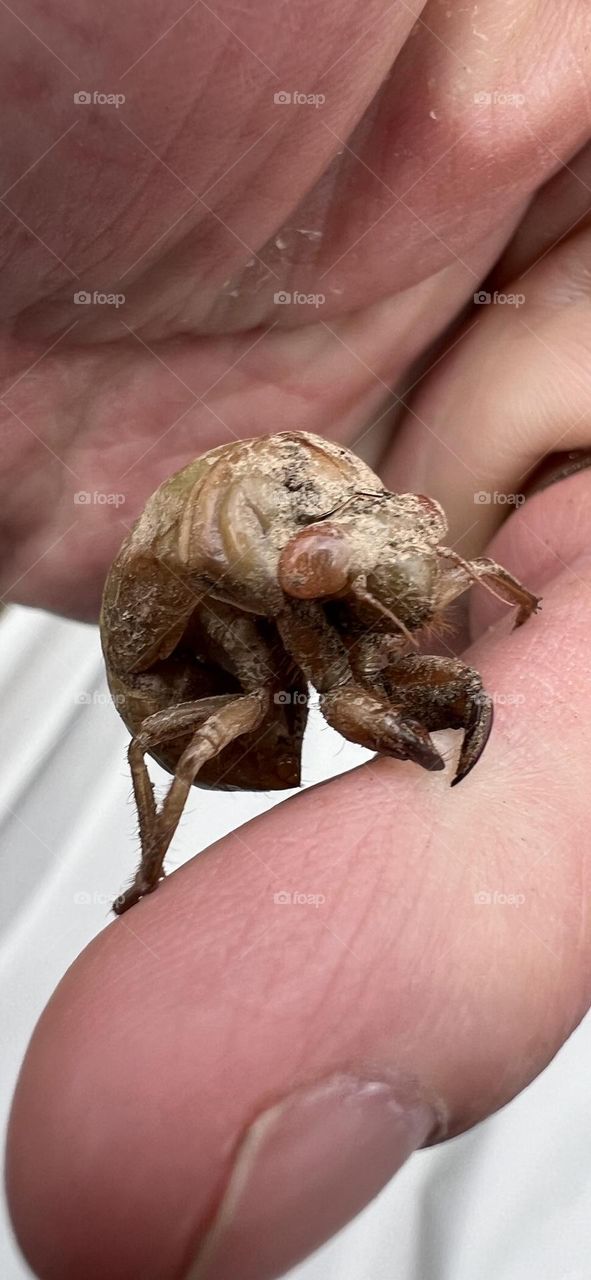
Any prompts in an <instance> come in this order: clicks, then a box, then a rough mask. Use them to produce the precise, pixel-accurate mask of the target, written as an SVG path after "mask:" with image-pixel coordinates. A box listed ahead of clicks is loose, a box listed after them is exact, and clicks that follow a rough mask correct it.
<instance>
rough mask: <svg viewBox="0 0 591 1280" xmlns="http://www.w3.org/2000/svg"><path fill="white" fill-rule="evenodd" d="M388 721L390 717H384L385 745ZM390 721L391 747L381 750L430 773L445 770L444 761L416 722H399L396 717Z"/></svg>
mask: <svg viewBox="0 0 591 1280" xmlns="http://www.w3.org/2000/svg"><path fill="white" fill-rule="evenodd" d="M389 720H390V716H385V719H384V729H385V735H384V736H385V743H386V744H388V721H389ZM391 720H392V738H391V740H390V742H391V746H390V747H389V749H388V745H384V746H383V747H381V750H383V751H385V752H387V754H388V755H392V756H394V757H395V758H396V759H397V760H413V761H414V763H415V764H420V765H421V766H422V768H423V769H428V770H429V771H430V772H431V773H434V772H436V771H437V770H439V769H445V760H443V758H442V757H441V756H440V754H439V752H438V751H437V750H436V749H435V747H434V745H433V743H432V741H431V738H430V737H429V734H428V733H427V730H426V729H425V728H424V726H423V725H422V724H420V723H419V721H418V720H400V719H399V718H398V716H392V717H391Z"/></svg>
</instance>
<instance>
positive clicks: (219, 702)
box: [113, 689, 270, 915]
mask: <svg viewBox="0 0 591 1280" xmlns="http://www.w3.org/2000/svg"><path fill="white" fill-rule="evenodd" d="M269 705H270V695H269V692H268V690H266V689H261V690H258V691H256V692H254V693H247V694H244V695H240V694H238V695H233V694H230V695H227V696H226V695H222V696H219V697H213V698H204V699H203V700H202V701H201V702H195V703H185V704H180V705H178V706H176V707H171V708H170V709H169V710H166V711H159V712H157V713H156V714H155V715H153V716H149V717H148V718H147V719H146V720H145V721H144V723H143V725H142V728H141V730H140V733H139V734H137V735H136V737H135V738H134V739H133V741H132V743H131V745H130V748H129V762H130V766H131V772H132V778H133V788H134V794H135V798H136V803H137V807H138V815H139V826H140V837H141V842H142V856H141V862H140V865H139V868H138V870H137V872H136V876H135V879H134V881H133V884H132V885H131V886H130V888H129V889H127V891H126V892H125V893H124V894H122V895H121V897H120V898H118V899H117V900H116V902H115V903H114V904H113V910H114V912H115V914H116V915H123V913H124V912H125V911H128V910H129V908H130V907H132V906H133V905H134V903H136V902H138V901H139V899H140V898H142V897H143V896H144V894H147V893H151V892H152V890H153V889H155V888H156V886H157V884H158V882H159V880H160V879H161V878H162V867H163V863H164V859H165V857H166V853H167V850H168V847H169V845H170V842H171V840H172V837H173V835H174V833H175V831H176V828H177V826H178V824H179V821H180V818H181V814H182V811H183V808H184V806H185V803H186V800H187V797H188V794H189V791H190V789H191V786H192V785H193V782H194V780H195V778H196V776H197V774H198V773H199V770H200V768H201V767H202V765H203V764H205V761H206V760H210V759H212V757H213V756H216V755H218V754H219V753H220V751H223V750H224V747H227V746H228V745H229V744H230V743H231V742H233V741H234V739H235V738H237V737H239V736H240V735H241V734H243V733H250V732H252V730H253V729H256V728H257V727H258V725H259V724H260V723H261V722H262V721H263V720H264V718H265V715H266V713H267V711H268V709H269ZM191 728H195V732H194V734H193V737H192V738H191V741H190V743H189V745H188V746H187V748H186V749H185V751H184V752H183V754H182V755H181V757H180V759H179V761H178V763H177V766H176V769H175V774H174V778H173V781H172V783H171V785H170V787H169V790H168V793H167V795H166V798H165V800H164V803H163V805H162V808H161V810H160V812H159V813H158V812H157V809H156V803H155V799H154V789H153V787H152V783H151V781H150V777H149V774H148V770H147V767H146V763H145V759H144V755H145V752H146V751H151V750H152V749H153V748H154V747H157V746H160V745H162V743H164V742H166V741H167V740H170V739H171V738H175V737H177V736H178V735H179V734H180V733H182V732H186V731H187V730H190V729H191Z"/></svg>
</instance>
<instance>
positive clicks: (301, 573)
mask: <svg viewBox="0 0 591 1280" xmlns="http://www.w3.org/2000/svg"><path fill="white" fill-rule="evenodd" d="M349 567H350V552H349V543H348V539H347V537H346V535H345V533H343V531H342V529H337V528H336V526H335V525H330V524H323V525H322V526H320V525H310V526H309V528H307V529H302V530H301V532H300V533H297V534H296V536H295V538H292V539H291V542H288V543H287V546H285V547H284V548H283V551H282V552H281V556H280V558H279V585H280V587H281V588H282V590H283V591H285V593H286V595H288V596H295V598H296V599H297V600H319V599H322V598H323V597H324V596H334V595H337V594H338V592H339V591H342V590H343V588H344V587H346V586H347V583H348V581H349Z"/></svg>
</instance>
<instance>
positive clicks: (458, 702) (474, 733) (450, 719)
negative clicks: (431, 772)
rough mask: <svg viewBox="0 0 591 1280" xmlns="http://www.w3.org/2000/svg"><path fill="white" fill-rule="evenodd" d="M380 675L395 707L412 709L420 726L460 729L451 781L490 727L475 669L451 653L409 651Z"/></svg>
mask: <svg viewBox="0 0 591 1280" xmlns="http://www.w3.org/2000/svg"><path fill="white" fill-rule="evenodd" d="M381 680H382V685H383V687H384V688H385V689H386V690H387V691H388V693H389V694H390V695H391V697H392V700H393V701H394V703H395V704H396V706H398V707H401V708H402V709H403V710H404V709H405V708H408V709H409V710H412V712H413V714H414V715H416V716H417V717H418V719H419V720H420V722H421V724H423V725H424V726H425V728H426V729H429V730H431V731H432V732H433V731H435V730H437V729H463V730H464V739H463V742H462V749H461V751H460V758H459V761H458V765H457V769H456V772H455V776H454V778H453V781H452V784H451V785H452V787H454V786H456V784H457V783H458V782H461V781H462V779H463V778H465V777H466V775H467V774H468V773H470V770H471V769H473V768H474V765H475V764H476V762H477V760H479V758H480V756H481V755H482V752H483V751H484V748H485V746H486V743H487V741H488V737H489V734H490V731H491V728H492V722H493V704H492V700H491V698H490V697H489V696H488V694H487V693H485V691H484V689H483V687H482V680H481V678H480V676H479V674H478V672H477V671H475V670H474V668H473V667H468V666H466V665H465V663H463V662H459V661H458V660H457V659H456V658H441V657H423V656H420V655H415V654H409V655H407V656H405V657H397V658H395V659H394V660H393V661H392V662H391V664H390V666H389V667H388V669H387V671H384V672H383V673H382V677H381Z"/></svg>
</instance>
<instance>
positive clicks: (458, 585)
mask: <svg viewBox="0 0 591 1280" xmlns="http://www.w3.org/2000/svg"><path fill="white" fill-rule="evenodd" d="M437 554H438V555H440V556H442V557H443V558H444V559H445V560H449V561H451V562H452V564H453V565H454V568H453V569H450V570H449V572H448V573H446V574H445V575H444V576H443V577H442V578H441V582H440V587H439V591H438V594H437V597H436V599H435V601H434V608H435V609H436V610H438V609H443V608H445V606H446V605H448V604H450V603H451V601H452V600H455V599H456V598H457V596H460V595H462V593H463V592H464V591H467V590H468V588H469V587H471V586H472V584H473V583H475V582H480V583H481V585H482V586H483V587H486V589H487V590H488V591H490V592H491V594H492V595H493V596H497V598H498V599H499V600H504V601H506V602H507V604H516V605H518V609H517V615H516V618H515V623H514V625H515V627H521V626H522V625H523V623H524V622H527V619H528V618H530V617H531V615H532V613H535V612H536V610H537V609H538V607H539V604H540V600H539V597H538V596H534V595H532V592H531V591H528V590H527V587H524V586H522V584H521V582H519V581H518V580H517V578H514V577H513V575H512V574H511V573H508V572H507V570H506V569H503V567H502V565H500V564H495V561H494V560H489V559H488V558H486V557H481V558H480V559H478V560H463V559H462V557H461V556H459V555H458V554H457V552H455V551H452V549H451V547H438V549H437Z"/></svg>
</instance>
